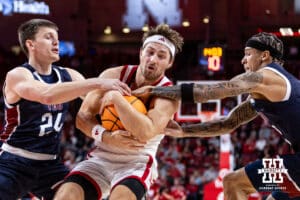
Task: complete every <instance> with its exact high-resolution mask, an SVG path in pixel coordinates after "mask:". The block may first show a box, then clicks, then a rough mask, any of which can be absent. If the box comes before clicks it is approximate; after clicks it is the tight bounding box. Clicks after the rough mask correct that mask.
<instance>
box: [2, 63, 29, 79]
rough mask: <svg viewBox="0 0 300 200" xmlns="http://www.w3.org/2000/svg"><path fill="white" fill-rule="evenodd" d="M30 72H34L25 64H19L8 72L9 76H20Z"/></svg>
mask: <svg viewBox="0 0 300 200" xmlns="http://www.w3.org/2000/svg"><path fill="white" fill-rule="evenodd" d="M30 74H32V73H31V72H30V70H29V69H27V68H25V67H23V66H17V67H14V68H13V69H11V70H9V71H8V72H7V77H11V76H20V75H22V76H24V75H30Z"/></svg>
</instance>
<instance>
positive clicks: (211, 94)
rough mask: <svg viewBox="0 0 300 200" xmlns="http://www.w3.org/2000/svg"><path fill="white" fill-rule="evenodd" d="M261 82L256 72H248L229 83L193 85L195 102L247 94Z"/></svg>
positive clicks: (260, 76) (259, 75)
mask: <svg viewBox="0 0 300 200" xmlns="http://www.w3.org/2000/svg"><path fill="white" fill-rule="evenodd" d="M262 81H263V76H262V74H261V73H258V72H248V73H244V74H241V75H239V76H236V77H235V78H233V79H232V80H230V81H226V82H220V83H216V84H211V85H210V84H205V85H204V84H203V85H202V84H195V86H194V99H195V102H206V101H208V100H210V99H221V98H225V97H230V96H237V95H239V94H244V93H249V92H250V91H251V89H252V88H254V87H256V86H257V85H258V84H260V83H261V82H262Z"/></svg>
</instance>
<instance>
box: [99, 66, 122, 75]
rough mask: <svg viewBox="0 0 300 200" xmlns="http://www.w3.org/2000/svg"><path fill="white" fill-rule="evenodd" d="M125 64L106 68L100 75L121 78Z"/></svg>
mask: <svg viewBox="0 0 300 200" xmlns="http://www.w3.org/2000/svg"><path fill="white" fill-rule="evenodd" d="M123 68H124V66H116V67H110V68H107V69H105V70H104V71H103V72H102V73H101V74H100V75H99V76H100V77H103V78H119V77H120V74H121V72H122V70H123Z"/></svg>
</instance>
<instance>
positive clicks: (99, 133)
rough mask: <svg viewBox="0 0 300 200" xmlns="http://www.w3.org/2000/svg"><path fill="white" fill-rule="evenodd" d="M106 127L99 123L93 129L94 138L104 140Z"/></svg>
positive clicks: (98, 140)
mask: <svg viewBox="0 0 300 200" xmlns="http://www.w3.org/2000/svg"><path fill="white" fill-rule="evenodd" d="M105 130H106V129H105V128H103V127H102V126H101V125H99V124H97V125H95V126H94V127H93V129H92V138H94V140H96V141H97V142H102V136H103V133H104V131H105Z"/></svg>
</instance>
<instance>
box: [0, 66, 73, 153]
mask: <svg viewBox="0 0 300 200" xmlns="http://www.w3.org/2000/svg"><path fill="white" fill-rule="evenodd" d="M22 67H25V68H26V69H28V70H30V71H31V73H32V75H33V77H34V79H36V80H38V81H41V82H45V83H49V84H51V83H61V82H68V81H71V76H70V75H69V73H68V72H67V70H65V69H63V68H61V67H58V66H54V65H52V70H51V71H52V72H51V74H50V75H40V74H38V73H37V71H35V69H34V68H33V67H32V66H30V65H29V64H27V63H26V64H23V65H22ZM67 111H68V103H63V104H57V105H44V104H41V103H39V102H34V101H29V100H26V99H20V100H19V101H18V102H17V103H14V104H8V103H7V102H6V101H5V127H4V130H3V132H2V134H1V140H2V141H3V142H5V143H7V144H9V145H11V146H14V147H18V148H21V149H25V150H28V151H31V152H36V153H45V154H58V151H59V142H60V137H61V130H62V127H63V123H64V120H65V116H66V114H67Z"/></svg>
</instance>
